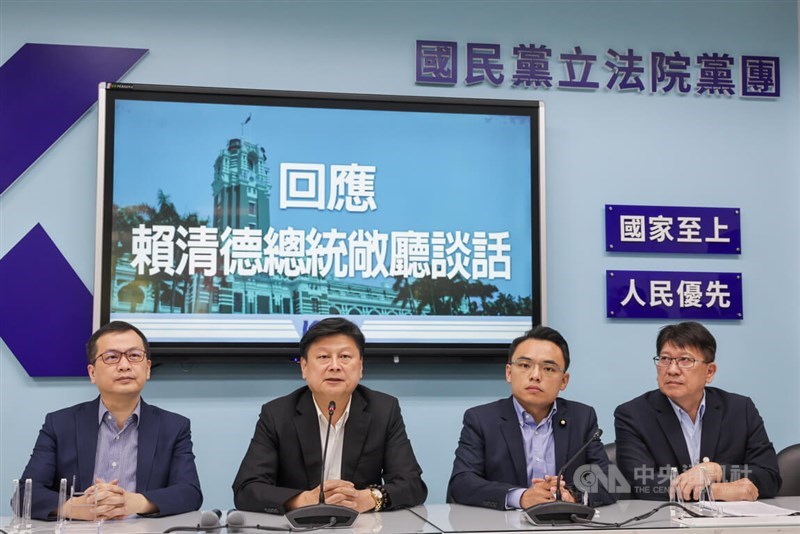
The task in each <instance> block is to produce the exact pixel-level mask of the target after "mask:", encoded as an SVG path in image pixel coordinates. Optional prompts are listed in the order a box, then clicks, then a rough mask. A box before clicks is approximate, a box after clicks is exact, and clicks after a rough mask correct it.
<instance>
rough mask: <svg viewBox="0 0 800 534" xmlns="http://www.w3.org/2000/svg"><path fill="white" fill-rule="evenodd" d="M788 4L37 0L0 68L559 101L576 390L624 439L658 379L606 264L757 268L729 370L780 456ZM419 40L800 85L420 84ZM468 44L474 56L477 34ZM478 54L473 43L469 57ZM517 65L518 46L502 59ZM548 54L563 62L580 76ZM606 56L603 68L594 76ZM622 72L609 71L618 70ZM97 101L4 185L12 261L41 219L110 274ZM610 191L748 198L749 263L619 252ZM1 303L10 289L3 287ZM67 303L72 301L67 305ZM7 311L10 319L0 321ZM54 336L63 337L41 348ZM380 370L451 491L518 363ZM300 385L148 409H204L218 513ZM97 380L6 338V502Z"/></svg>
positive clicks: (791, 258) (281, 374) (551, 235)
mask: <svg viewBox="0 0 800 534" xmlns="http://www.w3.org/2000/svg"><path fill="white" fill-rule="evenodd" d="M797 11H798V10H797V3H796V2H792V1H754V2H748V1H738V2H717V1H696V2H647V3H643V2H642V3H633V2H612V1H606V2H579V1H572V2H547V1H539V2H507V3H505V2H491V3H489V2H436V3H432V2H390V1H386V2H371V3H368V2H244V1H242V2H235V1H233V2H214V1H207V2H75V1H69V0H66V1H59V2H19V1H11V0H3V2H2V3H0V62H5V61H6V60H7V59H8V58H9V57H10V56H11V55H13V54H14V53H15V52H16V51H17V50H18V49H19V48H20V47H21V46H22V45H23V44H24V43H26V42H34V43H35V42H39V43H57V44H83V45H102V46H128V47H141V48H149V49H150V53H149V55H148V56H146V57H145V58H144V59H143V60H142V61H141V63H140V64H139V65H138V66H136V67H135V68H134V69H133V71H131V73H130V74H129V75H128V76H127V77H126V78H125V80H127V81H132V82H140V83H159V84H176V85H206V86H223V87H252V88H263V89H285V90H305V91H329V92H358V93H389V94H411V95H440V96H452V97H457V96H468V97H483V98H509V99H512V98H522V99H541V100H543V101H544V102H545V103H546V108H547V161H548V169H547V172H548V192H547V204H548V206H547V208H548V220H547V223H548V235H547V239H548V243H549V250H548V265H547V267H548V272H549V284H548V290H549V302H548V306H549V323H550V324H551V325H552V326H554V327H556V328H558V329H559V330H561V331H562V333H564V335H565V336H566V337H567V339H568V340H569V342H570V345H571V349H572V353H573V367H572V369H571V370H572V380H571V382H570V385H569V389H568V391H567V396H568V397H570V398H573V399H576V400H581V401H584V402H588V403H590V404H593V405H594V406H595V407H596V409H597V412H598V414H599V417H600V424H601V426H602V428H603V429H604V430H605V431H606V434H605V437H606V439H607V440H610V439H612V437H613V417H612V412H613V409H614V407H615V406H616V405H618V404H619V403H621V402H623V401H625V400H628V399H630V398H632V397H634V396H636V395H638V394H639V393H641V392H643V391H644V390H646V389H651V388H652V387H654V385H655V371H654V369H653V367H652V363H650V361H649V357H650V356H651V355H652V354H653V351H654V347H653V345H654V340H655V335H656V332H657V330H658V327H659V326H660V325H661V323H659V322H653V321H609V320H607V319H605V309H604V306H605V300H604V299H605V294H604V272H605V270H606V269H610V268H618V269H625V268H628V269H655V270H701V271H715V270H719V271H741V272H743V273H744V306H745V319H744V320H743V321H741V322H737V323H720V322H716V323H712V324H710V325H709V326H710V328H711V330H712V331H713V333H714V334H715V335H716V336H717V339H718V342H719V352H718V363H719V368H720V371H719V373H718V375H717V378H716V380H715V384H716V385H718V386H720V387H723V388H726V389H730V390H735V391H737V392H741V393H744V394H747V395H750V396H752V397H753V398H754V400H755V402H756V404H757V406H758V407H759V409H760V410H761V413H762V415H763V416H764V419H765V421H766V426H767V429H768V431H769V433H770V436H771V438H772V439H773V441H774V442H775V445H776V447H777V448H782V447H784V446H787V445H789V444H790V443H795V442H800V398H799V397H798V393H797V390H798V388H800V356H798V348H799V345H800V344H799V343H798V336H797V329H798V324H800V321H798V319H800V317H799V315H800V314H799V313H798V306H797V300H798V296H799V293H800V291H798V289H800V288H799V287H798V281H797V280H798V276H797V273H798V267H800V265H798V263H799V262H798V222H799V220H798V200H800V199H799V198H798V169H799V167H800V165H799V164H798V163H799V162H798V156H797V153H798V150H797V147H798V141H800V136H798V116H799V115H800V114H798V77H797V72H798V69H797V66H798V54H797V51H798V31H797V29H798V16H797ZM416 39H441V40H456V41H458V42H459V43H460V44H461V45H462V47H463V46H464V44H465V43H466V42H468V41H469V42H490V43H500V44H502V45H503V49H504V53H505V54H510V49H511V47H513V46H514V45H516V44H517V43H519V42H530V41H533V42H536V43H545V44H547V45H549V46H550V47H551V48H552V49H553V51H554V54H557V53H560V52H564V51H568V50H570V49H571V48H572V47H573V46H575V45H581V46H582V47H583V49H584V51H590V52H592V53H595V54H598V55H600V56H602V55H603V53H604V52H605V50H607V49H608V48H609V47H614V48H617V49H618V50H620V49H625V48H634V49H636V50H637V52H639V53H648V52H650V51H653V50H663V51H673V50H680V51H682V53H684V54H687V55H696V54H698V53H700V52H703V51H710V52H711V51H720V52H730V53H732V54H733V55H734V56H738V55H740V54H742V53H745V54H749V53H752V54H765V55H778V56H780V57H781V62H782V63H781V65H782V68H783V70H782V80H783V86H782V90H783V95H782V96H781V98H780V99H778V100H777V101H774V102H753V101H748V100H744V99H741V98H739V97H738V96H737V97H734V98H705V97H698V96H694V95H690V96H685V97H678V96H676V95H667V96H661V95H650V94H619V93H616V92H607V91H604V90H600V91H597V92H594V93H588V94H587V93H577V92H569V91H558V90H550V91H532V90H527V91H526V90H519V89H512V88H511V87H510V86H509V85H510V84H509V83H505V84H504V85H503V86H502V87H499V88H491V87H489V86H476V87H465V86H463V85H461V86H459V87H457V88H433V87H421V86H415V85H414V42H415V40H416ZM462 50H463V48H462ZM462 53H463V52H462ZM505 63H506V65H507V67H506V69H507V71H506V75H507V76H510V72H509V71H508V69H510V68H511V67H510V66H509V65H510V64H511V61H510V60H508V59H507V60H506V61H505ZM551 65H552V66H551V68H552V70H553V71H554V73H557V75H558V76H559V77H560V76H561V71H560V70H558V69H560V68H563V67H561V66H560V64H559V63H558V62H556V61H553V62H552V64H551ZM598 68H599V67H595V69H598ZM606 76H607V71H603V76H602V83H604V82H605V80H606V79H607V78H606ZM96 119H97V117H96V112H95V111H94V110H93V111H92V112H90V113H89V114H88V115H87V116H86V117H84V118H83V119H82V120H81V121H80V122H79V123H77V124H76V126H75V127H74V128H73V129H72V130H71V131H70V132H69V133H68V134H67V135H66V136H65V137H64V138H63V139H61V140H60V141H59V142H58V143H57V144H56V145H55V146H54V147H53V148H52V149H51V150H50V151H49V152H48V153H47V154H46V155H45V156H44V157H43V158H42V159H41V160H40V161H39V162H37V164H36V165H35V166H34V167H32V168H31V169H30V170H29V171H28V173H27V174H26V175H25V176H23V177H22V179H20V180H19V181H18V182H17V183H16V184H14V185H13V186H12V187H11V188H10V189H9V190H7V191H6V192H5V193H4V194H3V195H2V196H0V257H1V256H2V255H4V254H5V253H7V252H8V250H9V249H10V248H11V247H13V246H14V244H16V242H17V241H18V240H19V239H20V238H21V237H22V236H23V235H24V234H25V233H26V232H28V231H29V230H30V229H31V228H32V227H33V225H34V224H36V223H37V222H41V223H42V224H43V226H44V228H45V230H47V232H48V233H49V234H50V236H51V237H52V238H53V239H54V241H55V242H56V244H57V245H58V246H59V248H60V250H61V251H62V253H63V254H64V255H65V256H66V258H67V260H68V261H69V262H70V264H71V265H72V266H73V268H74V269H75V271H76V272H77V273H78V275H79V276H80V278H81V279H82V280H83V281H84V283H85V284H86V285H87V287H89V288H91V287H92V268H93V254H94V252H93V250H94V247H93V239H94V212H95V196H94V187H95V186H94V180H95V152H96V147H95V142H96ZM604 203H629V204H663V205H693V206H738V207H740V208H742V227H743V237H742V242H743V246H744V253H743V254H742V255H741V257H738V258H713V257H712V258H708V257H702V258H700V257H688V256H667V257H663V256H658V257H650V256H641V255H629V256H620V257H616V256H611V255H608V254H606V253H605V251H604V245H603V243H604V236H603V209H602V206H603V204H604ZM0 298H2V296H0ZM65 313H68V311H65ZM0 320H2V318H0ZM42 343H43V344H42V350H58V347H51V346H48V345H47V343H46V341H44V340H43V342H42ZM365 375H366V379H365V384H367V385H368V386H370V387H374V388H376V389H380V390H384V391H386V392H388V393H391V394H394V395H397V396H399V397H400V398H401V404H402V407H403V411H404V414H405V419H406V423H407V426H408V431H409V434H410V436H411V439H412V441H413V444H414V447H415V450H416V452H417V455H418V457H419V459H420V462H421V464H422V466H423V469H424V471H425V474H424V478H425V480H426V481H427V483H428V485H429V488H430V490H431V491H430V496H429V499H428V500H429V502H433V503H435V502H443V501H444V492H445V487H446V483H447V478H448V477H449V472H450V466H451V460H452V453H453V450H454V448H455V446H456V441H457V436H458V432H459V430H460V422H461V416H462V414H463V411H464V410H465V409H466V408H468V407H469V406H472V405H475V404H478V403H482V402H486V401H489V400H492V399H495V398H497V397H499V396H504V395H506V394H507V392H508V390H507V387H506V385H505V382H504V381H503V378H502V376H503V369H502V366H499V367H491V366H486V365H482V366H446V365H436V366H430V367H429V366H419V365H416V366H399V367H397V366H376V365H372V366H370V365H369V363H368V364H367V368H366V372H365ZM299 385H301V380H300V378H299V373H298V372H297V370H296V369H293V368H289V367H283V366H278V365H261V366H221V365H214V366H202V367H201V366H198V367H193V368H185V369H183V368H160V369H157V370H156V371H155V372H154V373H153V380H152V381H151V382H150V383H149V384H148V386H147V389H146V390H145V395H146V398H147V399H148V401H150V402H152V403H154V404H158V405H162V406H163V407H165V408H167V409H171V410H174V411H177V412H180V413H183V414H185V415H187V416H189V417H190V418H191V419H192V422H193V430H194V442H195V453H196V454H197V457H198V467H199V470H200V476H201V480H202V483H203V488H204V492H205V495H206V507H211V506H214V507H219V508H223V509H224V508H225V507H227V506H229V505H231V503H232V496H231V491H230V483H231V482H232V480H233V477H234V475H235V472H236V469H237V467H238V463H239V461H240V460H241V457H242V455H243V453H244V451H245V449H246V447H247V443H248V441H249V438H250V436H251V434H252V430H253V425H254V423H255V420H256V417H257V414H258V409H259V406H260V404H261V403H263V402H265V401H267V400H269V399H272V398H274V397H275V396H278V395H281V394H284V393H287V392H288V391H291V390H292V389H294V388H295V387H298V386H299ZM94 393H95V391H94V389H93V387H92V386H91V385H90V384H89V382H88V380H81V379H31V378H29V377H28V376H27V375H26V374H25V372H24V371H23V370H22V368H21V367H20V366H19V364H18V363H17V361H16V359H15V358H14V356H13V355H12V354H11V353H10V351H9V350H8V348H7V347H6V346H5V345H4V344H2V343H0V403H1V404H2V406H1V407H0V417H1V419H0V503H2V502H8V499H9V492H8V486H9V485H10V481H11V479H12V478H15V477H16V476H19V474H20V473H21V471H22V468H23V467H24V464H25V462H26V461H27V458H28V455H29V454H30V450H31V448H32V446H33V442H34V440H35V437H36V433H37V431H38V428H39V427H40V425H41V422H42V421H43V418H44V414H45V413H46V412H47V411H51V410H54V409H57V408H60V407H63V406H66V405H70V404H73V403H76V402H80V401H82V400H86V399H89V398H92V397H93V396H94Z"/></svg>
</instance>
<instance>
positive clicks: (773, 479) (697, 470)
mask: <svg viewBox="0 0 800 534" xmlns="http://www.w3.org/2000/svg"><path fill="white" fill-rule="evenodd" d="M656 350H657V353H656V356H655V357H654V358H653V361H654V362H655V367H656V373H657V374H656V377H657V380H658V389H657V390H653V391H649V392H647V393H645V394H644V395H642V396H640V397H637V398H635V399H633V400H632V401H629V402H626V403H625V404H623V405H621V406H619V407H618V408H617V409H616V411H615V412H614V418H615V428H616V440H617V464H618V465H619V467H620V469H621V470H622V473H623V474H624V475H625V477H626V478H627V479H628V481H629V482H630V483H631V486H632V487H633V496H634V497H635V498H639V499H651V500H667V499H668V498H669V493H670V492H669V485H670V471H671V469H672V468H677V472H678V473H679V475H678V477H677V480H676V481H675V491H676V492H677V494H678V496H680V497H682V498H683V499H684V500H698V499H699V498H700V493H701V491H702V490H703V489H704V488H705V487H709V486H710V489H711V493H712V495H713V497H714V499H716V500H720V501H740V500H747V501H754V500H756V499H758V498H759V497H761V498H768V497H774V496H775V494H776V493H777V491H778V489H779V488H780V485H781V477H780V474H779V472H778V460H777V457H776V455H775V449H774V447H773V446H772V443H771V442H770V440H769V437H768V436H767V431H766V429H765V428H764V421H763V420H762V419H761V416H760V415H759V414H758V410H757V409H756V407H755V405H754V404H753V401H752V400H750V398H748V397H744V396H741V395H736V394H735V393H728V392H727V391H723V390H721V389H718V388H713V387H710V386H709V384H711V381H712V380H713V379H714V375H715V373H716V371H717V364H716V362H715V361H714V360H715V357H716V351H717V343H716V340H715V339H714V336H712V335H711V333H710V332H709V331H708V330H707V329H706V328H705V327H704V326H703V325H701V324H700V323H696V322H684V323H679V324H675V325H669V326H665V327H664V328H662V329H661V331H660V332H659V334H658V339H657V340H656Z"/></svg>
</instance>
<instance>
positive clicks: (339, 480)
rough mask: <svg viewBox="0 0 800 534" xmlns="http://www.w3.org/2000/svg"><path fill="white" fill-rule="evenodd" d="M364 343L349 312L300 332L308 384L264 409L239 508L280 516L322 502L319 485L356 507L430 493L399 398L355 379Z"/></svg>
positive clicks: (238, 492)
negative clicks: (325, 457)
mask: <svg viewBox="0 0 800 534" xmlns="http://www.w3.org/2000/svg"><path fill="white" fill-rule="evenodd" d="M364 343H365V340H364V335H363V334H362V333H361V330H359V328H358V327H357V326H356V325H354V324H353V323H351V322H350V321H347V320H346V319H342V318H328V319H324V320H322V321H320V322H318V323H316V324H315V325H313V326H312V327H311V328H309V329H308V331H307V332H306V334H305V335H304V336H303V338H302V339H301V340H300V369H301V371H302V376H303V379H305V381H306V383H307V385H306V386H305V387H302V388H300V389H298V390H296V391H294V392H293V393H290V394H289V395H286V396H285V397H280V398H278V399H275V400H273V401H271V402H268V403H267V404H265V405H264V406H262V407H261V415H260V416H259V419H258V422H257V423H256V429H255V434H254V435H253V439H252V440H251V441H250V447H249V448H248V449H247V453H246V454H245V456H244V459H243V460H242V464H241V466H240V467H239V472H238V474H237V475H236V479H235V480H234V482H233V497H234V503H235V505H236V507H237V508H238V509H240V510H247V511H253V512H269V513H276V514H283V513H286V512H287V511H289V510H294V509H296V508H300V507H303V506H310V505H313V504H318V503H319V501H320V484H322V490H323V492H324V496H325V503H326V504H335V505H339V506H345V507H348V508H352V509H354V510H356V511H358V512H366V511H370V510H375V511H380V510H384V509H395V508H403V507H408V506H416V505H418V504H422V503H423V502H424V501H425V497H426V496H427V494H428V490H427V488H426V486H425V483H424V482H423V481H422V478H421V475H422V469H421V468H420V466H419V464H418V463H417V459H416V458H415V456H414V451H413V450H412V448H411V442H410V441H409V439H408V436H406V430H405V425H404V423H403V417H402V415H401V414H400V406H399V404H398V402H397V399H396V398H394V397H391V396H389V395H386V394H384V393H379V392H377V391H373V390H371V389H368V388H366V387H364V386H361V385H359V381H360V379H361V376H362V372H363V369H364V359H363V352H364ZM329 407H331V408H332V411H333V415H332V417H331V430H330V440H329V444H328V454H327V459H326V461H325V465H324V466H323V465H322V451H323V446H324V441H325V435H326V432H327V428H328V416H329ZM323 468H324V475H322V473H323ZM321 475H322V476H323V478H322V480H320V476H321Z"/></svg>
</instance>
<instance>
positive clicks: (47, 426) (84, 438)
mask: <svg viewBox="0 0 800 534" xmlns="http://www.w3.org/2000/svg"><path fill="white" fill-rule="evenodd" d="M149 349H150V346H149V344H148V343H147V339H146V338H145V337H144V334H142V333H141V332H140V331H139V330H138V329H137V328H136V327H135V326H133V325H130V324H128V323H125V322H122V321H113V322H111V323H108V324H107V325H105V326H103V327H102V328H100V329H99V330H97V332H95V333H94V334H92V337H91V338H90V339H89V342H88V343H87V345H86V353H87V357H88V360H89V365H88V372H89V378H90V379H91V381H92V383H93V384H95V385H96V386H97V389H98V391H99V392H100V396H99V397H98V398H96V399H95V400H93V401H90V402H85V403H82V404H77V405H75V406H71V407H69V408H65V409H63V410H59V411H57V412H53V413H50V414H47V417H46V418H45V422H44V425H43V426H42V429H41V430H40V431H39V437H38V439H37V440H36V445H35V446H34V448H33V453H32V454H31V458H30V460H29V461H28V465H27V467H26V468H25V472H24V473H23V475H22V477H21V479H22V480H25V479H27V478H30V479H32V480H33V501H32V506H31V515H32V517H34V518H36V519H48V518H53V517H54V516H55V514H56V512H57V508H58V491H59V486H60V481H61V479H62V478H65V479H67V487H68V488H69V487H70V486H72V484H73V480H74V485H75V491H76V492H84V493H83V495H82V496H80V497H73V498H70V499H69V500H68V501H67V503H66V506H65V512H66V515H67V517H71V518H73V519H89V520H93V519H95V518H97V519H122V518H125V517H127V516H129V515H132V514H142V515H145V514H147V515H157V516H163V515H172V514H179V513H183V512H190V511H192V510H197V509H199V508H200V505H201V504H202V502H203V495H202V493H201V491H200V481H199V479H198V477H197V468H196V467H195V463H194V454H193V453H192V439H191V430H190V427H189V420H188V419H187V418H185V417H183V416H180V415H178V414H175V413H171V412H167V411H165V410H162V409H160V408H156V407H155V406H151V405H149V404H147V403H146V402H144V400H142V398H141V392H142V388H143V387H144V384H145V382H146V381H147V380H148V379H149V378H150V354H149ZM69 496H70V495H69V489H68V494H67V497H69Z"/></svg>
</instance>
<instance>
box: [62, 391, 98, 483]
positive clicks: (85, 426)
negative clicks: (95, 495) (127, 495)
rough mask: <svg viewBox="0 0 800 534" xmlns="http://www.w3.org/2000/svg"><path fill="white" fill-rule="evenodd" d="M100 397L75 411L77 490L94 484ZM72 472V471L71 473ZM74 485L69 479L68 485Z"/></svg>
mask: <svg viewBox="0 0 800 534" xmlns="http://www.w3.org/2000/svg"><path fill="white" fill-rule="evenodd" d="M99 409H100V397H97V398H96V399H95V400H94V401H93V402H89V403H87V404H85V405H83V406H81V407H80V408H79V409H78V410H77V411H76V412H75V431H76V432H77V436H76V440H75V441H76V443H75V445H76V446H77V447H78V451H77V452H78V472H77V473H74V474H75V475H78V480H77V481H76V484H75V485H76V488H75V490H76V491H84V490H86V489H87V488H88V487H89V486H91V485H92V484H94V460H95V456H96V455H97V434H98V432H99V428H100V425H99V423H98V411H99ZM70 474H71V473H70ZM71 485H72V480H67V486H71Z"/></svg>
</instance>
